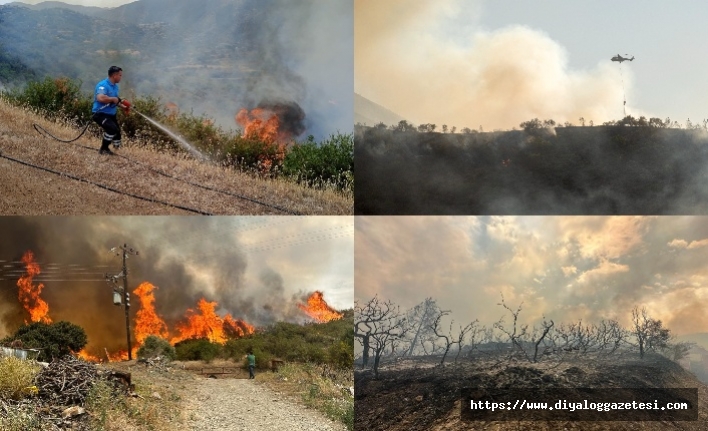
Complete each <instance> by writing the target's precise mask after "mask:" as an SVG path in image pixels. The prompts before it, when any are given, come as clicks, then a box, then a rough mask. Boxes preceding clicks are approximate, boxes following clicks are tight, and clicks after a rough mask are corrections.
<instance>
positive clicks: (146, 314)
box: [133, 281, 169, 345]
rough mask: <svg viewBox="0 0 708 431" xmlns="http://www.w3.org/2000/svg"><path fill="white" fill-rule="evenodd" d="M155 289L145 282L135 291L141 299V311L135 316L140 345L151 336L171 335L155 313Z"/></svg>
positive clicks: (163, 336) (136, 337)
mask: <svg viewBox="0 0 708 431" xmlns="http://www.w3.org/2000/svg"><path fill="white" fill-rule="evenodd" d="M154 289H157V288H156V287H155V286H153V285H152V284H150V283H148V282H147V281H144V282H142V283H141V284H140V286H138V287H137V289H135V290H134V291H133V293H134V294H135V295H137V296H138V298H139V299H140V310H138V314H137V315H136V316H135V341H136V342H137V343H138V345H141V344H143V341H145V339H146V338H147V337H148V336H149V335H157V336H159V337H161V338H167V337H168V334H169V331H168V330H167V324H166V323H165V321H164V320H162V318H161V317H160V316H158V315H157V313H156V312H155V294H154V293H153V290H154Z"/></svg>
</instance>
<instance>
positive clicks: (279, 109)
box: [236, 101, 305, 144]
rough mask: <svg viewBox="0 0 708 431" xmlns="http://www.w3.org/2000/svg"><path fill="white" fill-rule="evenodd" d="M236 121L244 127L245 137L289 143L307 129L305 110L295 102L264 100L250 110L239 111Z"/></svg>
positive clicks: (268, 142) (276, 142)
mask: <svg viewBox="0 0 708 431" xmlns="http://www.w3.org/2000/svg"><path fill="white" fill-rule="evenodd" d="M236 123H238V124H239V125H240V126H241V127H242V128H243V136H244V137H245V138H255V139H258V140H260V141H261V142H264V143H266V144H287V143H289V142H290V141H291V140H292V139H293V138H296V137H298V136H300V135H301V134H302V133H303V132H304V131H305V111H303V110H302V108H301V107H300V105H298V104H297V103H295V102H283V101H280V102H262V103H260V104H259V105H258V106H257V107H255V108H254V109H251V110H250V111H249V110H248V109H245V108H244V109H241V110H240V111H238V113H237V114H236Z"/></svg>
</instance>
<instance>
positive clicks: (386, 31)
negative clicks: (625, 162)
mask: <svg viewBox="0 0 708 431" xmlns="http://www.w3.org/2000/svg"><path fill="white" fill-rule="evenodd" d="M354 14H355V36H354V39H355V86H354V88H355V91H356V92H357V93H359V94H361V95H362V96H364V97H367V98H369V99H371V100H373V101H374V102H377V103H379V104H381V105H383V106H385V107H386V108H389V109H391V110H392V111H394V112H396V113H398V114H400V115H402V116H403V117H405V118H407V119H408V120H409V121H412V122H413V123H415V124H420V123H434V124H437V125H438V127H440V126H441V125H442V124H447V125H450V126H452V125H455V126H457V128H458V130H459V129H460V128H462V127H470V128H472V129H477V128H478V127H479V126H482V127H483V129H484V130H492V129H497V128H499V129H508V128H512V127H518V126H519V124H520V123H521V122H522V121H526V120H529V119H532V118H536V117H538V118H540V119H548V118H552V119H554V120H555V121H556V122H560V123H563V122H565V121H570V122H571V123H574V124H578V118H579V117H584V118H585V119H586V121H589V120H593V121H594V123H595V124H600V123H602V122H604V121H607V120H616V119H619V118H621V117H622V116H623V109H622V108H623V105H622V102H623V97H624V95H623V91H624V90H626V99H627V114H629V115H634V116H639V115H646V116H656V117H659V118H662V119H665V118H666V117H671V118H672V120H678V121H679V122H681V123H682V124H684V123H685V122H686V119H687V118H690V119H691V121H692V122H693V123H696V122H700V121H702V120H703V119H704V118H708V111H706V109H705V106H704V103H703V100H704V99H705V96H706V95H708V83H706V80H705V79H704V77H705V76H706V74H707V73H708V59H706V58H705V56H701V55H698V53H697V51H696V46H698V45H700V41H702V40H705V39H706V37H707V36H708V28H706V26H705V25H703V23H704V21H705V20H706V18H708V5H707V4H705V3H703V2H688V3H681V4H678V3H671V2H665V1H659V0H650V1H641V2H640V1H637V0H634V1H623V2H614V1H609V0H599V1H593V2H568V1H563V0H549V1H544V2H519V1H510V0H493V1H492V0H439V1H432V0H390V1H386V2H381V1H377V0H355V12H354ZM617 54H621V55H623V56H624V55H625V54H629V55H630V56H632V55H634V56H636V59H635V60H634V61H633V62H624V63H622V65H621V70H620V65H619V63H616V62H611V61H610V58H611V57H613V56H614V55H617Z"/></svg>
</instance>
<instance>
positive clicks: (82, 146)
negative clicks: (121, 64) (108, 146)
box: [32, 122, 302, 215]
mask: <svg viewBox="0 0 708 431" xmlns="http://www.w3.org/2000/svg"><path fill="white" fill-rule="evenodd" d="M90 124H91V122H88V123H86V127H85V128H84V130H83V131H82V132H81V134H80V135H79V136H77V137H76V138H74V139H71V140H64V139H60V138H57V137H56V136H54V135H52V134H51V133H49V132H48V131H47V130H46V129H44V128H42V127H41V126H39V125H37V124H35V123H32V126H33V127H34V129H35V130H36V131H37V132H38V133H39V134H40V135H48V136H50V137H51V138H53V139H55V140H57V141H59V142H64V143H73V142H74V141H76V140H77V139H79V138H80V137H81V136H82V135H83V134H84V133H85V132H86V130H87V129H88V127H89V125H90ZM73 145H76V146H77V147H80V148H85V149H89V150H91V151H95V148H93V147H89V146H86V145H81V144H73ZM114 156H118V157H120V158H123V159H125V160H127V161H129V162H131V163H134V164H136V165H138V166H141V167H143V168H145V169H147V170H149V171H151V172H153V173H156V174H158V175H162V176H164V177H166V178H170V179H173V180H177V181H181V182H183V183H185V184H188V185H190V186H193V187H198V188H201V189H204V190H209V191H212V192H216V193H221V194H225V195H227V196H232V197H235V198H238V199H241V200H245V201H248V202H251V203H254V204H257V205H261V206H265V207H268V208H271V209H274V210H277V211H280V212H283V213H286V214H291V215H302V213H299V212H297V211H294V210H290V209H287V208H283V207H281V206H278V205H273V204H269V203H267V202H263V201H260V200H258V199H254V198H250V197H248V196H245V195H241V194H238V193H234V192H231V191H228V190H222V189H217V188H215V187H210V186H205V185H202V184H199V183H195V182H192V181H189V180H187V179H184V178H180V177H177V176H174V175H171V174H168V173H166V172H163V171H161V170H159V169H155V168H153V167H152V166H150V165H147V164H145V163H142V162H140V161H138V160H134V159H131V158H130V157H127V156H124V155H122V154H114Z"/></svg>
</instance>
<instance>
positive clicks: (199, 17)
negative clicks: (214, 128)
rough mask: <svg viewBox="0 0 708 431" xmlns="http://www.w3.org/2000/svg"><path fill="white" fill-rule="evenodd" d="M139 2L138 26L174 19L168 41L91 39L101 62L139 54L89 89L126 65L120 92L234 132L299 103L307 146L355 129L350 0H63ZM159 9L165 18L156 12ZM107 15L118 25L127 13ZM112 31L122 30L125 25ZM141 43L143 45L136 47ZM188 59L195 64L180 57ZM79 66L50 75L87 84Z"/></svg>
mask: <svg viewBox="0 0 708 431" xmlns="http://www.w3.org/2000/svg"><path fill="white" fill-rule="evenodd" d="M138 2H139V3H141V5H136V6H135V7H133V9H134V10H135V9H137V10H141V7H142V8H143V9H144V10H145V11H150V12H149V13H148V12H145V13H146V16H145V17H144V18H143V19H144V20H151V21H149V22H132V23H131V24H147V23H150V24H152V23H154V22H161V23H163V24H164V23H169V24H168V25H167V26H166V27H165V29H164V31H163V32H167V33H166V34H168V35H169V39H168V40H167V42H164V41H163V40H162V39H161V38H160V37H161V36H158V37H156V38H155V40H150V39H143V38H142V36H141V35H140V34H138V35H131V36H134V37H131V38H126V39H125V40H120V39H115V40H110V41H109V42H108V43H106V44H99V43H97V42H95V40H93V39H94V38H92V40H93V41H94V45H96V46H95V48H94V49H96V52H97V53H99V54H96V55H98V57H96V56H94V57H93V60H97V59H100V58H101V57H100V56H102V55H104V54H103V53H104V52H106V51H111V50H115V49H116V46H119V47H121V48H122V49H123V50H124V51H125V50H126V49H127V51H129V52H131V53H132V54H130V55H128V54H125V52H123V51H121V54H120V56H119V57H117V58H118V59H116V57H110V56H109V57H107V58H106V59H105V67H103V66H101V68H100V70H101V72H102V74H101V75H98V76H96V78H91V79H88V78H87V77H85V76H84V77H83V81H84V83H86V82H87V80H88V81H93V79H96V82H97V81H98V80H100V79H103V78H104V77H105V76H104V75H103V73H105V72H103V71H104V70H107V67H108V66H109V65H110V64H119V65H121V67H123V69H124V77H123V81H122V83H121V96H129V95H131V94H137V95H140V96H143V95H145V94H151V95H153V96H160V97H161V100H162V101H164V102H174V103H175V104H176V106H178V107H179V109H180V111H181V112H185V113H189V112H192V113H193V114H194V115H205V116H206V117H209V118H211V119H214V120H215V121H216V124H217V125H219V126H221V127H222V128H223V129H226V130H229V129H234V128H237V127H239V125H238V124H237V123H236V122H235V120H234V116H235V115H236V114H237V112H239V110H240V109H241V108H247V109H253V108H256V107H262V106H270V105H272V104H274V103H278V104H281V103H284V104H293V103H294V104H297V106H298V108H301V109H302V110H303V111H304V113H305V118H304V119H303V123H304V124H303V128H304V132H302V133H301V134H300V135H298V136H296V138H299V139H301V140H302V139H305V138H307V136H308V135H313V136H315V138H316V139H317V140H318V141H320V140H322V139H324V138H326V137H328V136H329V135H330V134H334V133H337V132H341V133H349V132H351V130H352V127H353V124H354V114H353V105H354V102H353V97H354V94H353V88H354V65H353V61H354V55H353V25H354V24H353V12H352V11H353V5H352V0H337V1H322V0H298V1H297V2H293V1H288V0H269V1H262V0H224V1H221V2H213V4H212V2H207V3H208V4H207V3H203V4H195V2H188V1H181V2H176V1H175V2H173V3H174V4H175V6H174V8H173V9H167V10H164V12H163V8H164V6H161V5H162V4H163V2H161V1H157V0H155V1H153V0H137V1H136V2H132V1H113V0H111V1H77V0H73V1H72V0H69V1H67V2H63V3H70V4H80V5H82V6H100V7H106V8H108V7H117V6H121V5H124V4H127V3H138ZM3 3H5V1H2V0H0V4H3ZM28 3H32V4H34V3H39V2H37V1H28ZM158 10H159V11H160V13H159V14H153V12H155V11H158ZM195 10H196V11H198V12H197V13H196V14H195V12H194V11H195ZM193 14H194V16H193V17H192V15H193ZM185 15H186V16H185ZM102 16H103V15H102ZM106 16H107V17H110V18H106V19H120V18H121V16H122V15H121V14H120V13H115V14H108V15H106ZM128 16H130V17H132V18H129V19H139V18H135V17H134V15H130V14H128ZM190 17H191V18H190ZM175 23H179V25H176V24H175ZM105 25H106V26H107V28H114V27H116V26H122V25H124V24H115V23H114V24H111V23H110V22H109V23H108V24H105ZM119 28H120V27H119ZM153 30H154V29H153ZM209 32H211V33H209ZM207 33H208V34H207ZM156 34H161V33H156ZM203 38H207V39H205V40H203ZM95 39H100V38H99V37H98V36H96V38H95ZM215 39H218V40H215ZM134 41H141V42H140V44H138V45H135V46H131V45H130V43H131V42H134ZM73 42H74V41H73V40H72V43H73ZM63 43H64V42H62V40H60V39H56V40H53V42H52V44H56V45H52V47H53V48H55V49H56V50H57V51H62V50H67V49H73V50H75V49H76V48H75V47H71V48H67V46H65V45H63ZM136 43H137V42H136ZM126 44H127V46H126ZM128 48H130V49H128ZM136 52H137V53H136ZM195 53H196V54H195ZM84 54H85V52H84ZM124 54H125V55H124ZM111 55H112V54H111ZM183 55H187V56H188V58H187V57H185V58H182V56H183ZM214 56H216V57H214ZM19 57H20V58H22V56H21V55H20V56H19ZM62 60H63V59H60V60H59V61H58V63H61V61H62ZM119 60H120V61H119ZM76 61H84V62H88V60H85V59H83V60H81V59H80V60H76ZM76 61H74V62H73V63H71V64H64V65H62V66H61V67H60V66H58V65H56V64H55V65H53V66H51V67H54V68H55V69H58V70H53V71H52V72H51V73H55V74H56V73H61V74H64V75H67V76H69V77H71V78H79V77H78V76H74V75H76V74H77V73H87V72H85V69H88V68H89V66H88V65H86V64H77V63H76ZM27 62H28V67H33V65H35V66H34V67H40V68H44V67H49V66H46V65H43V66H37V64H40V63H41V62H34V61H33V60H31V59H30V60H27ZM55 63H57V62H55ZM195 66H201V67H195ZM206 66H209V68H207V67H206ZM91 67H93V66H91ZM96 67H98V66H96ZM183 67H188V70H189V72H187V73H184V72H180V71H182V68H183ZM222 68H223V69H222ZM75 69H76V70H80V71H79V72H77V71H76V70H75ZM91 70H93V69H91ZM91 85H93V84H91ZM90 88H91V89H92V88H93V87H90ZM130 97H131V98H132V96H130ZM281 120H282V119H281ZM300 131H302V129H300Z"/></svg>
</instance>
